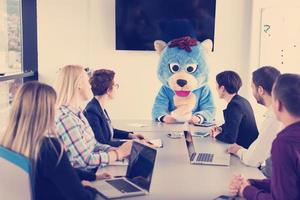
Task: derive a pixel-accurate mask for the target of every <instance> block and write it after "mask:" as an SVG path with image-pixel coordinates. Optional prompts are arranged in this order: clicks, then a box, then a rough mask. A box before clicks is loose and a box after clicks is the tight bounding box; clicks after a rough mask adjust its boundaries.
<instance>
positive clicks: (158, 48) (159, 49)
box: [154, 40, 167, 55]
mask: <svg viewBox="0 0 300 200" xmlns="http://www.w3.org/2000/svg"><path fill="white" fill-rule="evenodd" d="M166 46H167V43H165V42H164V41H162V40H155V41H154V49H155V51H156V52H157V53H158V54H159V55H160V54H161V52H162V50H163V49H164V48H165V47H166Z"/></svg>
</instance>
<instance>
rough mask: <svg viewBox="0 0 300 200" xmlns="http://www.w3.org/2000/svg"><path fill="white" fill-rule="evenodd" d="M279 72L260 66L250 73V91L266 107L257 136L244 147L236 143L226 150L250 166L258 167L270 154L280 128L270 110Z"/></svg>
mask: <svg viewBox="0 0 300 200" xmlns="http://www.w3.org/2000/svg"><path fill="white" fill-rule="evenodd" d="M279 75H280V72H279V71H278V70H277V69H276V68H274V67H269V66H265V67H261V68H259V69H257V70H256V71H254V72H253V73H252V85H251V87H252V93H253V96H254V97H255V99H256V100H257V103H259V104H261V105H263V106H265V107H266V108H267V111H266V113H265V114H264V116H263V122H262V124H261V127H259V128H258V131H259V136H258V138H257V139H256V140H255V141H254V142H253V143H252V144H251V145H250V146H249V148H248V149H245V148H243V147H241V146H239V145H237V144H233V145H231V146H229V148H228V152H229V153H232V154H235V155H237V156H238V157H239V158H240V159H241V161H242V162H243V163H244V164H246V165H248V166H252V167H260V166H261V165H262V164H263V163H264V161H265V160H266V159H267V158H268V157H269V156H270V151H271V146H272V142H273V140H274V139H275V137H276V135H277V133H279V131H280V130H281V126H282V125H281V123H280V122H279V121H278V120H277V119H276V116H275V114H274V112H273V110H272V97H271V91H272V87H273V84H274V82H275V80H276V78H277V77H278V76H279Z"/></svg>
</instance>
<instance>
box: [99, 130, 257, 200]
mask: <svg viewBox="0 0 300 200" xmlns="http://www.w3.org/2000/svg"><path fill="white" fill-rule="evenodd" d="M154 126H155V125H154ZM123 127H124V126H123ZM116 128H121V126H117V127H116ZM153 129H155V130H156V131H155V132H150V131H146V132H143V134H144V135H145V136H146V137H149V138H150V139H152V138H153V139H155V138H161V139H162V141H163V144H164V147H163V148H160V149H157V151H158V153H157V158H156V164H155V168H154V173H153V178H152V183H151V188H150V194H149V195H146V196H139V197H131V198H133V199H159V200H165V199H198V200H202V199H203V200H212V199H214V198H216V197H217V196H219V195H226V194H227V195H228V184H229V181H230V179H231V177H232V176H233V175H234V174H237V173H241V174H243V175H244V176H245V177H246V178H263V175H262V174H261V172H260V171H259V170H258V169H256V168H251V167H246V166H245V165H243V164H242V163H241V162H240V161H239V160H238V158H236V157H234V156H231V161H230V162H231V165H230V166H227V167H226V166H225V167H224V166H205V165H191V164H190V162H189V158H188V152H187V148H186V144H185V139H184V137H182V138H180V139H171V138H168V137H167V132H166V131H167V130H166V127H164V128H163V131H162V132H159V130H158V129H157V127H154V128H153ZM173 129H174V128H173ZM174 130H175V129H174ZM193 140H194V145H195V148H196V151H204V150H205V151H207V152H210V151H213V152H220V151H225V150H226V147H227V146H228V145H227V144H224V143H221V142H218V141H216V140H215V139H213V138H211V137H207V138H199V137H193ZM98 172H108V173H110V174H112V175H113V176H116V175H125V173H126V167H125V166H108V167H106V168H103V169H99V170H98ZM128 199H129V198H128Z"/></svg>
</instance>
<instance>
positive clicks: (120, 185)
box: [93, 142, 156, 199]
mask: <svg viewBox="0 0 300 200" xmlns="http://www.w3.org/2000/svg"><path fill="white" fill-rule="evenodd" d="M155 158H156V150H155V149H153V148H151V147H148V146H145V145H143V144H141V143H138V142H133V144H132V148H131V153H130V156H129V163H128V167H127V172H126V176H125V177H121V178H113V179H107V180H101V181H95V182H93V186H94V187H95V188H96V189H97V190H98V192H99V193H100V194H101V195H102V196H104V197H105V198H107V199H115V198H122V197H131V196H139V195H146V194H148V193H149V190H150V185H151V180H152V174H153V169H154V164H155Z"/></svg>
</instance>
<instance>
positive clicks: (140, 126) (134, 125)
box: [112, 120, 207, 132]
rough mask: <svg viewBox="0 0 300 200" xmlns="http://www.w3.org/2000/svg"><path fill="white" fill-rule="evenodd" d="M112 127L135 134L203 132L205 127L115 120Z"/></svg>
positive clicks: (148, 121)
mask: <svg viewBox="0 0 300 200" xmlns="http://www.w3.org/2000/svg"><path fill="white" fill-rule="evenodd" d="M112 125H113V127H114V128H118V129H121V130H128V131H135V132H182V131H184V130H187V129H191V130H203V127H200V126H195V125H187V124H166V123H162V122H154V121H151V120H139V121H137V120H113V121H112ZM206 129H207V128H206Z"/></svg>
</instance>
